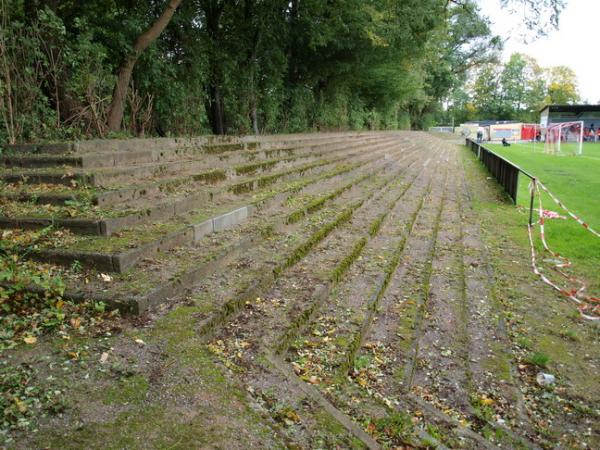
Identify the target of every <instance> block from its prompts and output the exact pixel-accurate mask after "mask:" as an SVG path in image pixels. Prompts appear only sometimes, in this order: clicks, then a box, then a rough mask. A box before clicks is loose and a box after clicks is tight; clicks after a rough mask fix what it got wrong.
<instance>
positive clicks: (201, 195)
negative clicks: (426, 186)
mask: <svg viewBox="0 0 600 450" xmlns="http://www.w3.org/2000/svg"><path fill="white" fill-rule="evenodd" d="M394 145H396V144H395V143H394V142H393V141H392V142H388V141H385V142H383V143H380V144H377V145H373V146H371V147H369V152H368V153H365V152H363V151H362V148H363V146H362V144H358V145H357V147H358V148H360V149H361V150H358V151H354V152H351V150H353V148H354V147H346V148H345V149H344V151H343V153H342V154H341V155H337V156H335V157H334V158H330V159H324V160H319V161H316V162H313V163H309V164H304V165H302V166H298V167H293V168H291V169H288V170H284V171H280V172H275V173H270V174H268V175H266V176H259V177H253V178H249V179H244V181H241V182H240V181H235V180H234V183H232V184H229V185H226V186H223V187H222V188H220V189H217V190H214V189H213V190H203V189H196V190H194V191H192V192H190V193H187V194H185V195H179V196H172V195H168V193H167V194H165V195H164V196H163V197H161V198H156V197H155V198H153V199H150V200H148V201H145V199H141V201H142V203H140V201H137V202H135V203H134V204H133V205H134V206H135V207H136V208H137V210H133V211H131V210H123V214H121V215H120V216H119V217H98V218H93V217H92V218H59V217H12V218H9V217H0V228H24V229H37V228H43V227H47V226H49V225H55V226H59V227H62V228H67V229H69V230H71V231H72V232H74V233H76V234H88V235H100V236H110V235H112V234H114V233H116V232H118V231H120V230H122V229H124V228H131V227H136V226H139V225H143V224H147V223H153V222H160V221H167V220H170V219H172V218H175V217H177V216H181V215H184V214H186V213H189V212H190V211H192V210H194V209H197V208H199V207H202V205H206V204H210V203H213V202H218V201H222V200H223V199H227V198H228V197H230V196H231V195H235V196H240V195H243V194H247V193H250V192H253V191H257V190H259V189H264V188H268V186H270V185H272V184H275V183H276V182H278V181H283V180H285V179H295V178H298V177H302V176H306V175H308V174H310V173H314V172H315V171H317V172H318V171H321V170H323V168H325V167H326V166H330V165H332V164H336V163H340V162H342V161H344V162H346V163H349V162H351V161H353V159H352V158H359V160H357V161H356V163H360V162H361V161H362V162H363V163H364V162H365V161H369V160H373V159H374V158H376V157H377V156H378V155H379V154H380V153H382V152H385V151H387V150H388V149H390V148H391V147H393V146H394ZM146 194H147V192H146ZM138 200H139V199H138ZM118 212H119V210H112V212H111V213H112V214H115V213H118Z"/></svg>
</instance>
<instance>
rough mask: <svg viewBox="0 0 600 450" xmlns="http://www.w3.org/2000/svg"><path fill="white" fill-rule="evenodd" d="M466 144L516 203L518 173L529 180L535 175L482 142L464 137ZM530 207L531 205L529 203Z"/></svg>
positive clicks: (533, 178)
mask: <svg viewBox="0 0 600 450" xmlns="http://www.w3.org/2000/svg"><path fill="white" fill-rule="evenodd" d="M466 145H467V147H469V148H470V149H471V151H472V152H473V153H475V155H476V156H477V158H478V159H479V161H481V162H482V163H483V165H484V166H485V167H487V168H488V170H489V171H490V173H491V174H492V175H493V176H494V178H496V180H497V181H498V183H500V185H501V186H502V187H503V188H504V190H505V191H506V192H507V193H508V195H509V196H510V198H511V199H512V201H513V203H515V204H516V203H517V193H518V190H519V173H522V174H523V175H525V176H526V177H528V178H530V179H531V180H535V177H534V176H532V175H530V174H529V173H527V172H525V171H524V170H523V169H521V168H520V167H519V166H517V165H516V164H514V163H512V162H510V161H509V160H507V159H504V158H503V157H502V156H500V155H498V154H497V153H494V152H493V151H491V150H489V149H487V148H485V147H484V146H483V144H480V143H478V142H475V141H474V140H472V139H469V138H467V139H466ZM530 209H531V205H530ZM530 221H531V220H530Z"/></svg>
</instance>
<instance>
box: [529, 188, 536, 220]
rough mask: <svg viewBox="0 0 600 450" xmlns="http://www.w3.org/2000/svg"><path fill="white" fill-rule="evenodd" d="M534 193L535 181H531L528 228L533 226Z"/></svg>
mask: <svg viewBox="0 0 600 450" xmlns="http://www.w3.org/2000/svg"><path fill="white" fill-rule="evenodd" d="M535 191H536V179H535V178H532V179H531V198H530V199H529V226H530V227H532V226H533V199H534V197H535Z"/></svg>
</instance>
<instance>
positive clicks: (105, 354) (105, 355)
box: [100, 352, 108, 364]
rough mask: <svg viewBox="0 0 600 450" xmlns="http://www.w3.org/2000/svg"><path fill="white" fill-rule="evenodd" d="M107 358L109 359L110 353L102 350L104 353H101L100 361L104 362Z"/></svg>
mask: <svg viewBox="0 0 600 450" xmlns="http://www.w3.org/2000/svg"><path fill="white" fill-rule="evenodd" d="M107 360H108V353H106V352H102V355H100V363H101V364H104V363H105V362H106V361H107Z"/></svg>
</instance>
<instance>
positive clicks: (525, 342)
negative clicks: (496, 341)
mask: <svg viewBox="0 0 600 450" xmlns="http://www.w3.org/2000/svg"><path fill="white" fill-rule="evenodd" d="M517 345H518V346H519V347H521V348H523V349H525V350H531V349H532V348H533V343H532V342H531V340H529V338H526V337H524V336H521V337H519V338H518V339H517Z"/></svg>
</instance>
